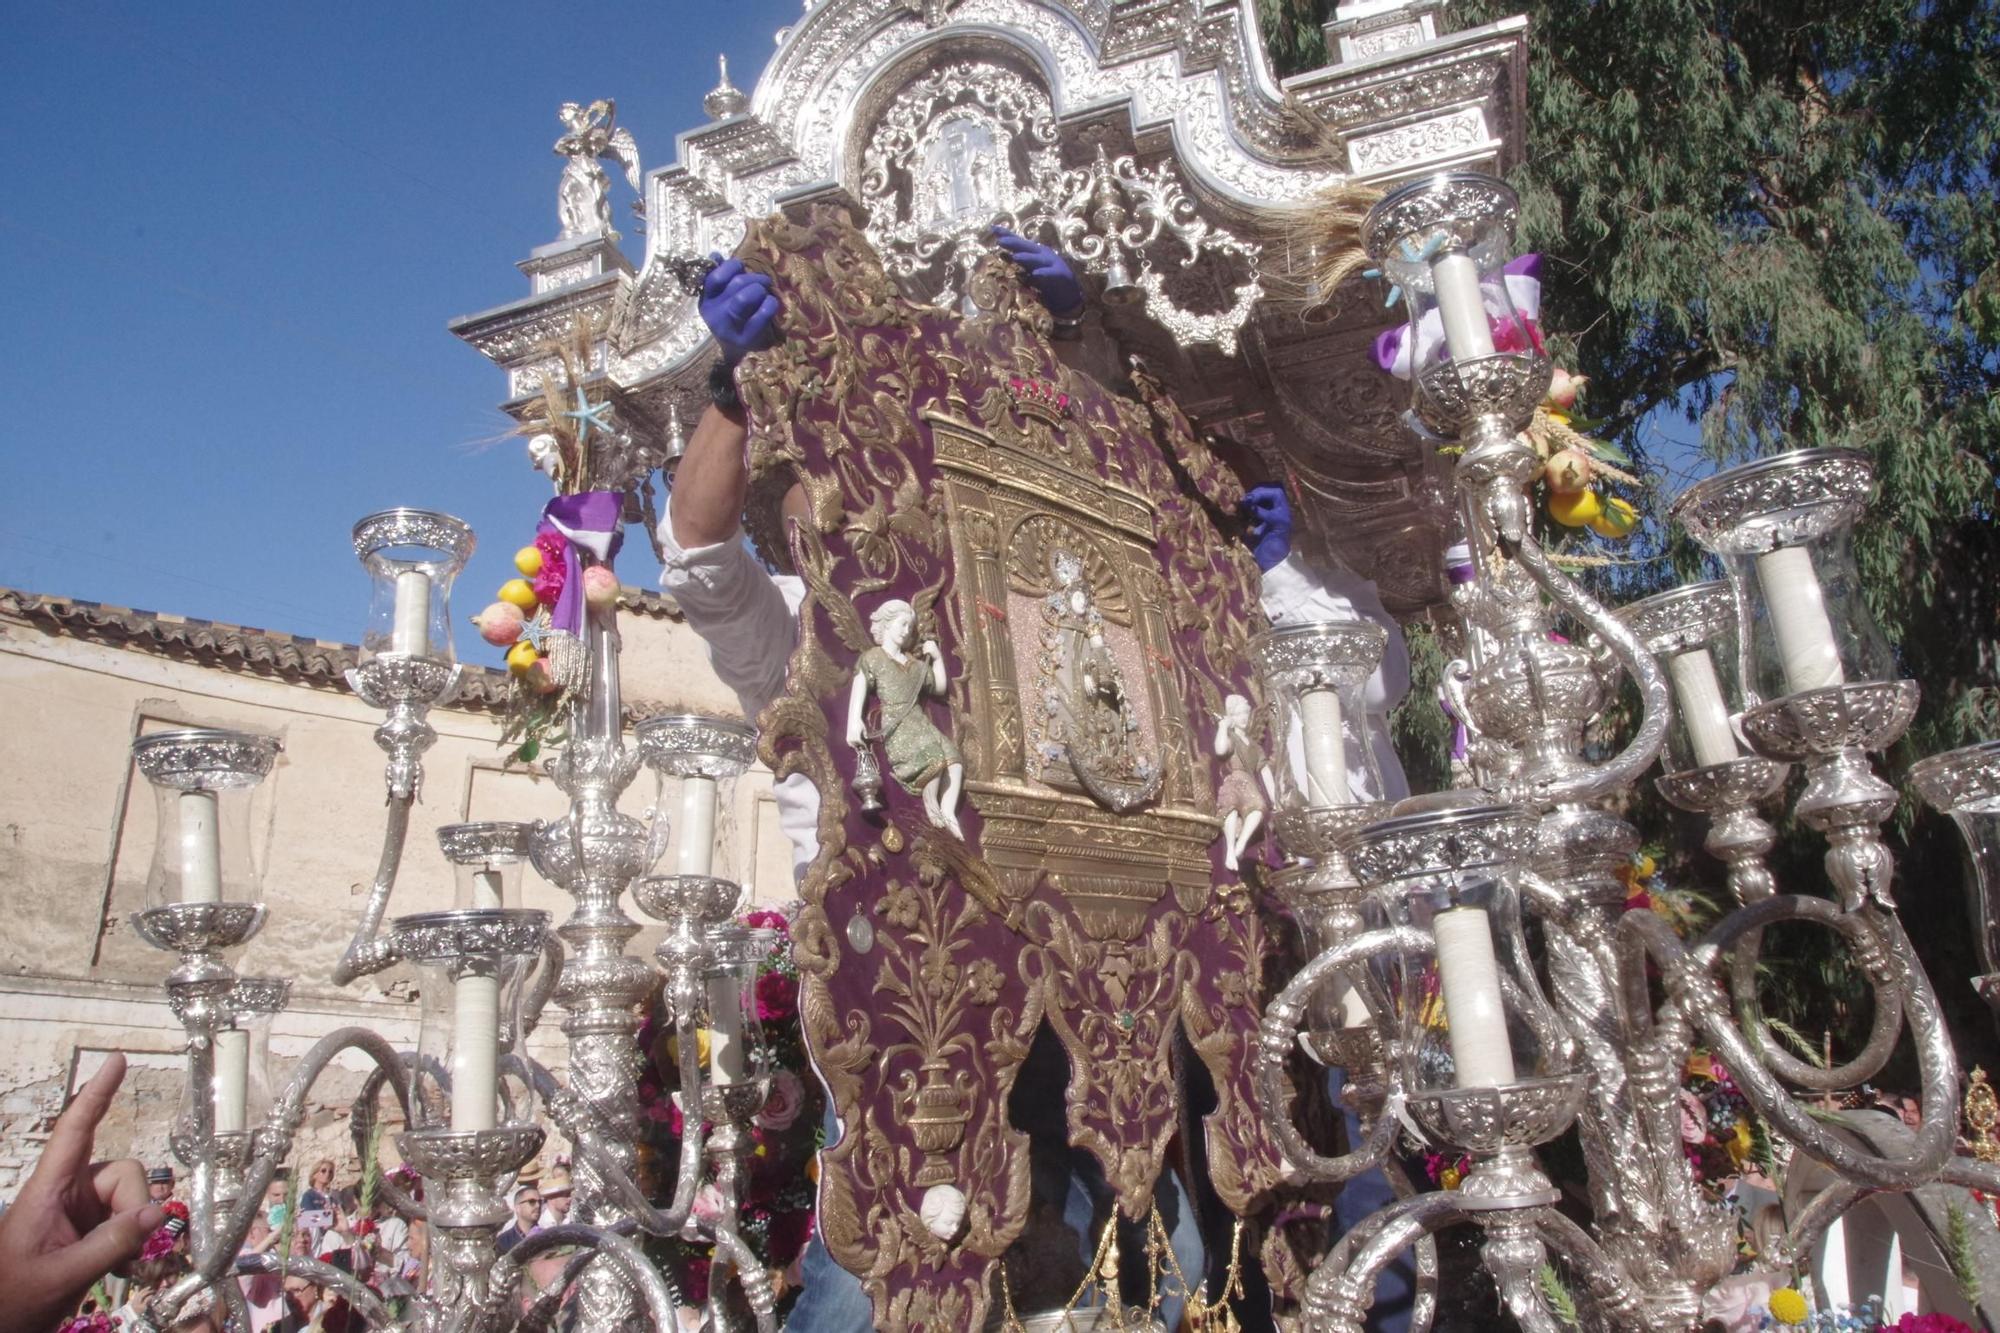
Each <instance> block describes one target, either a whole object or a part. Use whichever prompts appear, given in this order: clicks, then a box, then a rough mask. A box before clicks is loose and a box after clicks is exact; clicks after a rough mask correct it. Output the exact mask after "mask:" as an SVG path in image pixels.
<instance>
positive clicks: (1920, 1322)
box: [1882, 1313, 1972, 1333]
mask: <svg viewBox="0 0 2000 1333" xmlns="http://www.w3.org/2000/svg"><path fill="white" fill-rule="evenodd" d="M1882 1329H1883V1330H1885V1331H1886V1333H1972V1329H1971V1328H1970V1327H1969V1326H1967V1325H1966V1324H1963V1323H1961V1322H1959V1321H1958V1320H1956V1319H1953V1318H1952V1317H1951V1316H1950V1315H1948V1314H1936V1313H1932V1314H1906V1315H1904V1316H1903V1317H1902V1318H1901V1319H1898V1320H1897V1321H1896V1322H1895V1323H1893V1324H1884V1325H1882Z"/></svg>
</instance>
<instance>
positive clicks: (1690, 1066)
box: [1687, 1054, 1715, 1078]
mask: <svg viewBox="0 0 2000 1333" xmlns="http://www.w3.org/2000/svg"><path fill="white" fill-rule="evenodd" d="M1714 1069H1715V1066H1714V1065H1713V1064H1711V1063H1710V1062H1709V1058H1708V1056H1707V1055H1705V1054H1696V1055H1690V1056H1689V1057H1688V1062H1687V1071H1688V1077H1690V1078H1713V1077H1714V1072H1713V1071H1714Z"/></svg>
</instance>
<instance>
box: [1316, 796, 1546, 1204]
mask: <svg viewBox="0 0 2000 1333" xmlns="http://www.w3.org/2000/svg"><path fill="white" fill-rule="evenodd" d="M1538 837H1539V826H1538V821H1537V820H1536V818H1535V817H1534V816H1533V815H1532V814H1530V813H1528V812H1527V811H1525V810H1522V809H1519V808H1517V807H1514V806H1471V807H1462V808H1459V809H1445V810H1437V811H1428V812H1425V813H1421V814H1414V815H1404V816H1401V817H1398V818H1393V819H1386V820H1383V821H1381V822H1379V823H1376V824H1372V825H1369V826H1368V827H1367V828H1364V829H1361V830H1359V831H1358V832H1356V833H1355V834H1354V835H1353V836H1351V837H1350V838H1349V839H1348V841H1347V843H1346V853H1347V858H1348V862H1349V864H1350V865H1352V866H1353V867H1354V871H1355V873H1356V874H1357V875H1359V876H1360V878H1361V881H1362V883H1363V884H1364V885H1366V886H1367V890H1368V896H1367V898H1366V899H1365V901H1364V903H1363V914H1364V917H1365V918H1366V920H1367V922H1368V924H1369V926H1370V927H1371V929H1377V930H1389V931H1394V932H1396V937H1397V938H1398V939H1400V940H1403V941H1406V942H1409V941H1427V942H1428V944H1429V947H1428V948H1423V947H1417V946H1416V945H1415V944H1413V943H1406V944H1405V945H1404V946H1403V947H1398V948H1396V949H1394V950H1391V951H1389V952H1387V953H1385V954H1384V955H1382V956H1381V957H1380V958H1378V959H1377V960H1376V961H1375V962H1374V963H1373V964H1371V967H1372V968H1373V969H1374V970H1375V972H1376V974H1377V981H1378V983H1379V984H1380V986H1381V989H1382V993H1383V994H1384V995H1386V996H1387V997H1388V1001H1389V1004H1390V1005H1391V1007H1392V1009H1393V1013H1394V1017H1395V1021H1396V1028H1397V1057H1396V1065H1397V1082H1398V1085H1399V1086H1400V1088H1401V1090H1402V1092H1403V1094H1404V1096H1405V1098H1406V1104H1407V1107H1408V1109H1409V1112H1410V1114H1411V1116H1412V1117H1413V1118H1414V1119H1415V1120H1416V1122H1417V1123H1418V1124H1419V1125H1421V1126H1422V1127H1423V1128H1424V1131H1425V1133H1426V1134H1428V1135H1429V1136H1430V1137H1431V1138H1432V1140H1433V1141H1434V1142H1438V1143H1446V1144H1451V1145H1452V1146H1454V1147H1457V1148H1460V1149H1462V1150H1464V1151H1466V1152H1468V1153H1471V1154H1472V1155H1473V1156H1474V1157H1475V1158H1476V1159H1482V1160H1492V1161H1494V1162H1495V1163H1496V1172H1495V1174H1494V1175H1493V1176H1492V1177H1490V1178H1489V1179H1488V1181H1487V1182H1486V1183H1482V1184H1481V1185H1480V1187H1479V1191H1478V1192H1476V1193H1475V1195H1473V1196H1468V1197H1469V1198H1479V1199H1481V1200H1482V1206H1486V1207H1499V1206H1509V1207H1513V1206H1526V1204H1528V1203H1531V1202H1548V1201H1550V1200H1549V1199H1545V1198H1543V1197H1542V1196H1543V1195H1545V1194H1549V1193H1550V1191H1549V1190H1548V1188H1547V1182H1546V1179H1544V1178H1542V1177H1541V1176H1540V1172H1539V1170H1538V1169H1534V1168H1533V1167H1532V1158H1531V1157H1528V1158H1526V1159H1525V1161H1524V1154H1523V1153H1522V1152H1520V1151H1518V1150H1524V1149H1526V1148H1529V1147H1532V1146H1534V1145H1535V1144H1538V1143H1543V1142H1546V1141H1548V1140H1549V1139H1551V1138H1553V1137H1555V1136H1556V1135H1557V1134H1560V1133H1562V1132H1563V1130H1565V1129H1567V1128H1568V1127H1569V1124H1570V1122H1571V1121H1572V1120H1573V1119H1574V1118H1575V1116H1576V1113H1577V1109H1578V1107H1579V1106H1580V1104H1581V1101H1582V1097H1583V1092H1584V1083H1583V1080H1582V1079H1581V1078H1579V1077H1577V1076H1576V1075H1575V1074H1574V1073H1573V1072H1572V1071H1571V1070H1570V1068H1569V1067H1568V1056H1567V1043H1566V1041H1565V1040H1564V1038H1563V1035H1562V1027H1561V1023H1560V1021H1559V1019H1558V1018H1557V1016H1556V1014H1555V1012H1554V1010H1553V1009H1551V1007H1550V1006H1549V1003H1548V1001H1547V999H1546V998H1544V996H1543V995H1542V991H1541V984H1540V982H1539V981H1538V980H1537V979H1536V974H1535V968H1534V963H1533V960H1532V958H1531V957H1530V956H1529V953H1528V947H1527V941H1526V939H1525V937H1524V936H1523V934H1522V929H1521V908H1520V903H1519V900H1518V897H1517V896H1516V893H1515V889H1514V885H1513V877H1514V876H1515V875H1516V874H1517V873H1518V872H1519V870H1520V868H1521V867H1522V866H1523V865H1524V864H1525V860H1526V858H1527V857H1529V856H1531V855H1532V854H1533V853H1534V852H1535V850H1536V847H1537V843H1538ZM1473 1174H1474V1175H1475V1176H1477V1175H1478V1169H1477V1168H1475V1171H1474V1173H1473ZM1469 1181H1470V1178H1468V1182H1469ZM1552 1197H1553V1196H1552V1195H1551V1198H1552Z"/></svg>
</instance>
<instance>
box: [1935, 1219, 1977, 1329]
mask: <svg viewBox="0 0 2000 1333" xmlns="http://www.w3.org/2000/svg"><path fill="white" fill-rule="evenodd" d="M1944 1259H1945V1262H1946V1263H1948V1264H1950V1265H1951V1278H1952V1281H1953V1282H1955V1283H1957V1284H1958V1294H1959V1295H1961V1296H1963V1297H1965V1303H1966V1304H1967V1305H1970V1306H1973V1307H1975V1308H1977V1306H1978V1305H1979V1297H1980V1293H1981V1292H1982V1290H1983V1288H1982V1286H1981V1284H1980V1281H1979V1256H1978V1255H1977V1254H1976V1253H1975V1252H1974V1251H1973V1248H1972V1224H1971V1222H1969V1221H1968V1220H1967V1219H1966V1216H1965V1210H1964V1209H1963V1208H1960V1207H1959V1206H1958V1205H1957V1204H1955V1203H1949V1204H1946V1205H1945V1209H1944Z"/></svg>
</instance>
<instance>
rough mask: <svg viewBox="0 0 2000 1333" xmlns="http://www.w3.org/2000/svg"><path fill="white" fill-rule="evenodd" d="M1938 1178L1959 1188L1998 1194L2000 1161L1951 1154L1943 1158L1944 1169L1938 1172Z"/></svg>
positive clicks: (1999, 1187) (1999, 1192) (1999, 1190)
mask: <svg viewBox="0 0 2000 1333" xmlns="http://www.w3.org/2000/svg"><path fill="white" fill-rule="evenodd" d="M1938 1179H1939V1180H1941V1181H1943V1182H1944V1183H1945V1184H1947V1185H1956V1186H1958V1187H1959V1188H1960V1189H1968V1190H1978V1191H1979V1192H1980V1193H1981V1194H1992V1195H2000V1163H1995V1162H1982V1161H1980V1160H1979V1159H1978V1158H1976V1157H1959V1156H1957V1155H1953V1156H1951V1157H1948V1158H1946V1159H1945V1164H1944V1170H1942V1171H1940V1172H1938Z"/></svg>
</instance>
